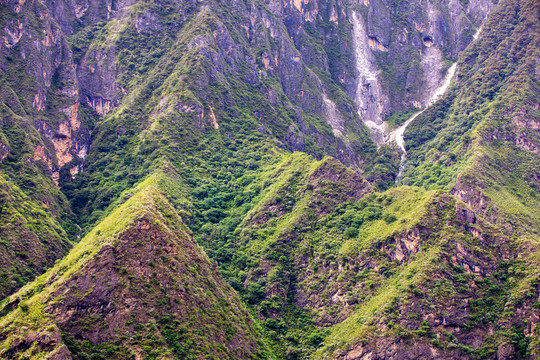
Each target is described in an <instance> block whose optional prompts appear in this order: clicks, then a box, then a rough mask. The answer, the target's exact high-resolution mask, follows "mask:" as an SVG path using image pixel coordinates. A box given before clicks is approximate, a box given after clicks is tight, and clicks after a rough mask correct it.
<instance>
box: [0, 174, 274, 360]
mask: <svg viewBox="0 0 540 360" xmlns="http://www.w3.org/2000/svg"><path fill="white" fill-rule="evenodd" d="M164 178H165V175H163V174H161V175H154V176H153V177H151V178H149V179H148V180H146V181H145V182H144V183H142V184H141V185H139V187H138V188H136V189H134V191H133V194H132V196H131V197H130V198H129V200H127V201H126V202H125V203H124V204H123V205H121V206H120V207H118V209H117V210H115V211H114V212H113V213H111V214H110V215H109V216H108V217H107V218H105V219H104V220H103V221H102V222H101V223H100V224H98V225H97V226H96V227H95V228H94V229H93V230H92V231H91V232H90V233H89V234H88V235H86V237H85V238H84V239H82V240H81V242H80V243H79V244H77V245H76V246H75V247H74V248H73V250H72V251H71V252H70V253H69V254H68V255H67V256H66V257H65V258H64V259H63V260H62V261H60V262H58V263H57V264H56V265H55V266H54V267H53V268H52V269H50V270H49V271H48V272H47V273H45V274H44V275H42V276H41V277H39V278H38V279H37V280H36V281H35V282H33V283H31V284H29V285H27V286H26V287H24V288H23V289H22V290H20V291H19V292H18V293H16V294H15V295H12V296H10V297H9V298H7V299H6V300H5V301H4V302H3V303H2V308H3V310H2V313H3V314H4V315H3V317H2V319H1V320H0V321H1V326H0V327H1V328H2V331H1V335H0V336H1V339H2V344H1V345H0V355H1V356H2V358H20V357H21V356H26V357H28V358H36V359H37V358H43V357H45V356H49V354H51V355H50V356H53V357H54V356H57V357H58V356H64V357H66V356H68V354H71V356H72V358H74V359H86V358H88V357H89V356H90V357H92V358H95V357H98V358H103V357H105V358H108V359H113V358H115V359H126V358H131V357H137V356H144V357H146V358H184V359H188V358H194V359H195V358H220V359H223V358H231V359H238V358H267V357H268V356H269V355H268V352H267V350H266V347H265V345H264V343H263V342H262V341H261V336H260V335H259V333H258V331H257V330H256V328H255V327H254V322H253V320H252V319H251V318H250V315H249V314H248V313H247V311H246V310H245V308H244V306H243V304H242V303H241V302H240V299H239V298H238V295H237V294H236V293H235V292H234V290H233V289H232V288H231V287H230V286H229V285H228V284H227V283H225V281H224V280H223V279H222V278H221V276H220V275H219V272H218V271H217V269H216V264H215V262H213V261H211V260H209V259H208V257H206V255H205V254H204V252H203V250H202V249H201V248H200V247H199V246H198V245H197V244H196V243H195V242H194V241H193V239H192V234H191V232H190V231H189V229H188V228H187V227H186V226H185V225H184V224H183V223H182V221H181V219H180V218H179V217H178V215H176V214H175V210H174V209H173V208H172V207H171V206H170V205H169V203H168V202H167V200H166V198H165V197H164V195H163V193H162V192H161V191H160V190H158V188H157V187H156V186H159V184H162V183H163V180H160V179H164ZM52 354H56V355H52Z"/></svg>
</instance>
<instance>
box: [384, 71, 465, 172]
mask: <svg viewBox="0 0 540 360" xmlns="http://www.w3.org/2000/svg"><path fill="white" fill-rule="evenodd" d="M456 68H457V64H455V63H454V64H452V66H450V68H448V71H447V72H446V75H445V77H444V81H443V83H442V84H441V86H439V87H438V88H437V89H436V90H435V92H434V93H433V95H431V98H430V99H429V103H428V105H427V106H426V107H425V108H424V109H422V110H420V111H418V112H416V113H415V114H414V115H413V116H411V117H410V118H408V119H407V121H405V123H403V125H401V126H400V127H398V128H397V129H395V130H394V131H392V132H391V133H390V134H389V135H388V140H387V142H390V141H395V142H396V144H397V146H399V148H400V149H401V151H402V153H401V161H400V163H399V172H398V175H397V177H396V182H398V181H399V178H400V177H401V175H403V170H404V165H405V160H407V150H405V139H404V138H403V134H405V129H406V128H407V126H409V124H410V123H412V122H413V121H414V119H416V118H417V117H418V116H419V115H420V114H422V113H423V112H424V111H425V110H426V109H427V108H428V107H429V106H431V105H433V104H434V103H436V102H437V101H438V100H439V99H441V98H442V97H443V96H444V94H445V93H446V90H448V88H449V87H450V84H451V83H452V78H453V77H454V74H455V73H456Z"/></svg>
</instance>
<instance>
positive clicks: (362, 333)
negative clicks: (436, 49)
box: [0, 0, 540, 359]
mask: <svg viewBox="0 0 540 360" xmlns="http://www.w3.org/2000/svg"><path fill="white" fill-rule="evenodd" d="M403 4H404V2H402V1H393V2H391V3H390V5H389V9H391V10H392V12H391V17H392V21H393V22H394V23H395V24H399V25H400V26H401V27H402V28H403V29H407V31H409V32H410V33H411V34H412V35H410V36H411V37H412V36H413V35H414V34H413V32H414V33H415V34H416V33H418V30H415V27H414V26H413V22H414V21H412V20H414V19H412V20H411V19H408V18H406V16H405V15H404V14H403V13H402V12H401V11H400V9H401V7H402V6H403ZM23 5H24V4H23ZM319 5H320V8H317V14H318V16H316V19H315V20H314V21H305V22H303V23H302V26H300V27H298V29H297V30H295V31H296V32H295V33H292V32H291V35H289V33H288V32H289V31H291V30H290V29H288V28H286V25H285V23H283V22H281V20H280V19H278V17H277V16H276V15H275V14H274V13H273V12H272V11H273V10H272V11H270V10H269V9H267V8H266V5H263V4H261V3H259V2H252V3H239V4H238V6H239V7H241V10H242V11H236V10H238V9H231V8H230V7H229V6H228V5H227V4H217V3H215V4H214V3H213V4H212V5H211V6H207V5H206V4H204V5H200V4H195V3H191V2H181V3H177V2H173V1H169V0H164V1H158V2H155V3H150V2H144V1H143V2H138V3H136V4H134V5H131V6H129V7H127V8H126V9H124V10H122V11H119V12H118V13H115V14H113V17H112V18H111V19H108V18H105V17H104V16H105V15H103V14H102V15H100V16H97V17H96V18H94V19H89V18H83V19H82V20H80V21H79V22H77V24H76V25H77V26H75V25H73V27H74V32H73V34H70V35H69V37H67V38H64V37H61V36H60V30H59V27H58V26H56V25H55V21H53V20H52V19H49V20H51V21H50V23H51V24H53V25H50V27H49V28H47V29H48V30H50V31H53V30H55V31H58V38H59V39H62V40H61V41H60V42H59V43H58V44H59V45H58V44H57V46H58V47H59V49H62V53H63V54H67V55H65V56H64V57H63V58H62V60H61V61H60V60H59V61H60V62H61V64H57V62H55V63H54V66H53V65H51V64H49V65H50V66H49V67H48V68H47V71H49V70H51V71H52V74H50V86H45V85H43V86H44V88H47V89H48V90H47V91H48V92H47V96H48V97H47V100H46V107H45V109H42V110H39V111H38V110H37V109H36V106H37V105H34V104H33V101H34V100H33V99H34V97H35V95H36V92H37V91H38V88H39V87H40V86H41V85H40V84H42V83H43V84H46V83H47V81H49V80H48V79H47V80H43V79H41V78H40V76H41V75H39V74H38V75H39V76H38V75H36V73H35V72H32V73H31V75H28V74H27V72H28V66H29V65H28V64H31V63H32V61H35V59H34V58H32V59H34V60H26V59H24V61H23V60H22V58H20V57H18V56H19V55H18V54H20V51H19V50H20V48H24V49H27V48H26V47H25V46H35V45H28V44H34V43H26V42H25V41H27V37H21V39H23V40H21V43H20V44H18V45H17V47H15V48H14V49H15V50H13V51H12V50H7V49H8V48H7V47H6V50H5V51H6V54H7V55H6V56H5V58H6V63H5V65H6V66H5V67H3V69H4V68H5V69H6V70H5V71H4V73H2V74H1V79H0V82H1V84H2V86H1V89H0V91H1V93H0V100H1V103H0V113H1V115H2V122H1V124H0V125H1V127H0V145H1V146H0V157H1V161H0V298H3V300H1V302H0V339H2V342H1V343H0V357H6V358H17V357H18V358H23V357H24V358H31V359H41V358H45V357H46V356H48V355H50V353H55V354H59V353H61V352H62V351H64V352H65V351H69V352H70V353H71V354H72V356H73V358H75V359H89V358H92V359H102V358H111V359H125V358H134V357H142V358H144V359H158V358H179V359H200V358H209V359H212V358H215V359H218V358H219V359H223V358H230V359H234V358H253V359H272V358H276V359H313V358H328V359H330V358H336V357H338V356H340V357H343V358H345V357H346V356H347V355H348V352H350V351H356V352H360V351H364V350H365V351H366V352H371V351H374V350H375V349H377V347H378V346H379V345H380V344H385V346H386V345H388V346H387V347H388V348H392V349H395V351H396V352H401V351H405V350H407V349H411V348H412V349H415V351H416V350H418V353H419V354H420V353H422V352H424V353H426V354H427V352H428V351H429V354H432V349H436V351H438V352H440V353H441V354H445V355H448V357H455V358H458V357H466V356H470V357H471V358H478V359H484V358H492V357H493V356H495V354H496V353H497V352H498V351H499V350H500V349H503V350H504V349H509V350H504V351H511V352H513V353H515V354H516V358H530V357H534V356H537V355H538V352H537V350H536V349H537V348H538V347H539V343H540V340H539V338H540V337H539V336H538V335H539V332H538V331H539V330H538V329H539V328H538V327H536V330H534V331H533V329H534V328H535V326H536V325H537V324H536V323H537V318H538V312H539V311H540V305H539V304H538V294H539V291H540V275H539V271H538V270H539V266H538V264H539V261H540V252H539V250H538V249H539V248H538V246H539V244H540V229H539V227H538V224H540V212H539V209H540V203H539V197H540V195H538V194H539V193H540V188H539V185H538V176H539V173H540V168H539V167H540V164H539V163H538V153H537V152H538V146H539V144H540V143H539V142H538V134H537V132H536V131H535V130H534V129H535V126H537V124H538V121H539V119H540V117H539V113H538V103H539V101H538V92H537V91H536V89H538V88H539V84H538V79H537V76H536V75H533V74H536V69H535V61H536V58H537V57H538V48H539V47H540V46H539V44H538V40H537V39H540V37H538V36H536V35H537V34H538V22H537V17H536V18H535V17H534V15H535V14H538V4H536V2H535V1H532V0H521V1H518V0H503V1H501V4H500V5H499V6H498V8H497V10H496V11H494V13H493V14H492V15H491V17H490V19H489V20H488V21H487V22H486V25H485V27H484V30H483V33H482V35H481V37H480V38H479V40H478V41H477V42H475V43H474V44H473V45H472V46H470V47H469V48H467V49H466V50H465V51H464V52H463V53H462V54H461V55H460V58H459V67H458V74H457V80H456V83H455V84H454V85H453V87H452V88H451V90H450V92H449V94H448V95H447V96H446V97H445V98H443V99H442V100H441V101H439V102H437V103H436V104H435V105H433V106H432V107H430V108H429V109H427V110H426V111H425V112H424V113H423V114H422V115H420V116H419V117H418V118H417V120H415V122H413V123H412V124H411V126H410V127H409V128H408V129H407V132H406V140H407V146H408V149H407V150H408V152H407V158H408V162H407V164H406V165H407V166H406V169H405V173H404V177H403V179H402V183H403V184H405V185H403V186H399V187H396V186H395V176H396V174H397V172H398V166H399V161H400V159H399V154H398V153H397V151H396V149H395V148H392V147H389V146H382V147H381V148H380V149H378V150H377V149H376V148H375V145H374V144H373V142H372V141H371V140H370V139H369V136H368V132H367V129H366V128H365V127H364V126H363V125H362V124H361V122H360V119H359V118H358V115H357V114H356V111H355V110H354V109H355V104H354V102H353V101H352V100H351V99H350V97H349V96H348V95H347V92H348V91H349V92H350V89H348V86H349V85H350V84H349V85H348V83H347V81H349V79H350V78H352V77H354V76H355V74H354V69H351V65H350V61H349V60H350V55H351V54H350V53H349V52H350V43H348V42H347V41H340V39H346V38H347V36H348V35H347V34H349V32H350V30H351V29H350V24H349V23H348V22H347V21H346V19H344V18H343V19H342V18H341V17H339V21H334V20H333V21H330V20H329V19H330V15H329V14H330V13H331V11H332V9H333V8H332V9H331V8H330V5H331V6H334V4H330V5H328V4H322V3H321V4H319ZM319 5H318V6H319ZM31 6H35V8H34V7H31ZM44 6H45V5H43V4H41V3H38V4H37V5H30V4H28V3H26V4H25V5H24V7H23V8H22V10H21V12H22V13H21V15H17V17H16V19H23V18H24V16H26V19H28V21H29V23H31V24H32V29H31V30H29V31H32V34H33V35H34V36H35V37H36V38H39V39H40V40H43V41H45V40H44V36H45V35H43V34H42V32H43V31H42V30H43V29H44V27H45V26H46V24H45V22H44V21H43V19H38V18H39V16H37V14H38V13H39V11H38V10H40V9H41V10H43V9H44ZM115 6H116V5H115ZM244 6H245V7H244ZM302 6H304V11H312V10H314V8H313V6H315V4H314V3H312V2H310V3H307V4H306V3H302ZM381 6H382V5H381ZM360 8H362V10H361V11H362V12H363V13H365V14H364V15H365V16H366V17H367V16H368V10H367V7H365V6H362V5H360ZM306 9H307V10H306ZM344 9H345V8H344ZM0 10H1V11H2V12H1V13H0V15H1V17H0V23H1V24H2V25H4V27H5V26H7V25H6V24H7V20H6V16H7V14H8V10H7V9H6V6H0ZM294 11H296V10H294ZM340 11H341V10H340ZM120 13H121V14H120ZM119 14H120V15H119ZM305 14H306V13H305ZM305 14H304V15H305ZM117 15H118V16H117ZM10 16H11V15H10ZM47 16H48V15H47ZM47 16H45V15H43V17H44V18H46V17H47ZM85 16H88V17H90V15H85ZM305 16H307V15H305ZM339 16H341V15H339ZM14 19H15V18H14ZM278 20H279V21H278ZM289 20H290V19H289ZM291 21H292V20H291ZM294 21H296V20H294ZM244 25H245V26H244ZM25 26H26V25H25ZM47 26H48V25H47ZM373 26H376V27H381V26H383V24H374V25H373ZM34 27H35V28H34ZM416 35H418V34H416ZM416 35H415V36H416ZM25 36H27V35H25ZM391 36H392V37H395V36H396V35H395V34H392V35H391ZM47 39H48V38H47ZM407 39H408V38H407ZM64 40H65V41H64ZM392 40H393V41H395V40H394V39H392ZM64 47H65V48H64ZM68 47H69V48H68ZM9 49H11V48H9ZM442 50H443V53H444V54H449V53H450V50H449V49H442ZM2 51H4V50H2ZM16 51H17V52H16ZM70 51H71V52H70ZM8 53H9V54H8ZM2 54H4V53H2ZM4 55H5V54H4ZM42 55H43V54H42ZM43 56H45V55H43ZM376 56H377V60H378V62H379V63H381V64H383V65H382V73H383V76H384V81H385V82H386V83H387V84H390V86H391V94H390V95H391V98H392V99H394V100H395V99H396V98H399V96H401V95H400V94H401V93H403V92H406V90H408V89H405V88H404V87H403V86H404V85H403V84H407V83H408V81H406V80H407V79H406V77H407V76H408V75H407V74H408V73H409V70H410V69H413V68H415V67H419V66H420V64H419V61H418V58H417V54H416V53H407V54H404V55H403V56H402V57H401V58H399V59H394V58H391V56H390V52H382V51H381V52H378V53H377V55H376ZM71 57H72V58H71ZM10 59H11V60H10ZM2 61H3V60H2ZM47 61H49V60H47ZM70 61H72V62H70ZM100 62H101V63H100ZM280 62H281V63H285V64H287V66H286V67H280V65H279V64H280ZM74 64H77V67H78V69H85V70H84V71H86V72H87V73H84V74H85V75H84V76H85V77H86V76H87V77H88V79H86V78H84V79H82V78H81V79H80V80H81V81H85V82H87V83H85V84H84V86H85V87H84V91H87V92H89V93H91V92H92V91H93V90H95V89H93V87H94V86H96V87H101V88H102V89H101V90H103V92H100V93H99V94H97V95H96V94H95V93H93V94H92V95H96V96H97V97H98V98H100V97H103V99H105V100H107V99H108V100H110V101H111V104H113V107H112V108H111V109H110V111H109V112H108V113H107V114H105V115H102V116H100V115H98V111H97V110H96V109H93V110H92V109H91V106H90V105H89V104H86V105H84V106H83V105H81V106H80V108H79V109H80V111H79V112H78V117H77V118H76V119H75V120H77V121H80V124H78V125H70V126H74V127H77V126H79V129H80V132H79V133H78V132H77V131H75V130H73V129H71V130H70V131H69V132H67V134H68V135H66V134H65V133H61V131H60V125H61V124H63V125H62V126H67V125H66V124H67V121H68V120H69V121H73V120H74V119H73V118H69V116H68V115H67V114H66V111H65V106H67V105H71V104H75V103H77V104H78V103H79V101H80V102H81V104H85V103H84V102H85V101H86V98H83V96H86V95H87V94H86V93H83V92H82V91H81V94H80V96H81V99H78V98H77V99H75V97H77V96H79V95H73V96H71V97H70V96H68V95H66V94H68V93H72V92H70V91H69V89H71V88H70V86H72V85H73V81H75V80H74V79H75V77H70V75H69V72H70V71H71V70H70V69H73V68H74ZM96 64H100V65H99V69H98V70H100V71H101V70H102V69H113V70H111V71H112V72H111V73H99V74H97V75H96V76H97V77H98V78H99V79H100V80H99V81H103V82H104V83H103V84H101V83H100V84H96V83H94V81H96V79H95V78H93V77H92V76H93V75H92V73H94V70H92V71H90V70H89V69H90V68H91V67H92V68H93V66H94V65H96ZM103 64H106V65H107V66H105V65H103ZM2 65H4V63H2ZM72 66H73V67H72ZM96 66H97V65H96ZM43 76H45V75H43ZM535 76H536V77H535ZM110 78H114V80H111V79H110ZM77 81H78V80H77ZM398 83H399V84H398ZM392 84H393V85H395V86H393V85H392ZM418 86H419V84H411V85H410V88H411V89H412V91H416V90H415V89H417V88H418ZM81 89H82V88H81ZM109 91H110V92H111V93H115V95H114V96H112V95H111V94H109V93H107V92H109ZM322 94H325V96H327V97H328V98H329V99H330V100H331V101H333V102H334V103H335V106H336V114H335V118H333V119H328V114H327V111H328V110H327V109H326V108H325V105H324V101H323V100H322ZM111 98H112V100H111ZM36 101H37V100H36ZM115 101H117V103H116V102H115ZM398 107H399V106H398ZM408 116H410V113H407V112H400V111H397V112H395V113H394V114H392V115H391V116H390V117H388V118H387V120H388V121H389V123H390V124H391V126H398V125H399V124H401V123H402V122H403V121H404V120H405V119H406V118H407V117H408ZM328 120H332V121H335V122H336V123H339V124H338V125H339V126H340V127H341V128H342V130H339V132H338V131H335V129H334V130H333V129H332V126H331V125H330V122H329V121H328ZM336 123H332V125H333V126H334V127H335V126H336ZM340 132H341V134H339V133H340ZM334 133H335V134H336V135H334ZM68 138H69V141H71V143H70V145H69V146H72V148H70V149H69V151H71V152H73V151H75V150H73V149H75V148H76V147H77V146H82V145H81V144H83V145H84V144H86V145H88V144H89V149H88V154H87V155H86V157H85V159H84V161H83V159H82V158H79V157H78V156H72V157H71V160H70V161H68V162H67V163H65V164H64V166H63V167H62V168H59V164H60V159H59V157H61V156H62V155H65V152H64V153H62V152H61V151H59V150H58V149H59V145H58V144H64V143H63V142H62V141H68V140H67V139H68ZM77 142H80V144H79V143H77ZM62 146H63V145H62ZM6 149H7V150H6ZM69 151H68V152H69ZM70 154H71V155H74V154H72V153H70ZM81 156H82V155H81ZM79 165H83V166H82V167H79ZM349 166H350V167H349ZM75 170H76V171H79V172H78V173H77V174H75V172H76V171H75ZM53 178H54V179H58V181H59V182H58V187H57V186H56V185H57V184H55V182H54V180H53ZM77 224H78V225H77ZM78 226H81V228H79V227H78ZM78 236H80V239H79V238H78ZM70 247H72V248H71V251H70V252H69V253H68V249H69V248H70ZM47 268H48V269H47ZM43 272H45V273H43ZM42 273H43V274H42ZM40 274H42V275H40ZM34 278H35V279H34ZM32 280H33V281H32ZM17 289H19V291H18V292H15V291H16V290H17ZM10 294H11V295H10ZM8 295H9V296H8ZM47 339H48V340H47ZM49 340H50V342H47V341H49ZM50 344H53V345H50ZM503 350H501V351H503ZM393 351H394V350H393ZM393 355H396V354H393ZM427 356H428V355H426V357H427Z"/></svg>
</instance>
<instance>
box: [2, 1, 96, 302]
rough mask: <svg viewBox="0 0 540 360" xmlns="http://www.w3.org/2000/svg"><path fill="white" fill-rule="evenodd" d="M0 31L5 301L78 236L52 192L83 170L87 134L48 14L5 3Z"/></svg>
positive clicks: (64, 47) (61, 42)
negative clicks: (62, 173) (62, 177)
mask: <svg viewBox="0 0 540 360" xmlns="http://www.w3.org/2000/svg"><path fill="white" fill-rule="evenodd" d="M0 29H1V30H0V32H1V35H0V36H1V37H2V46H1V47H0V83H1V85H0V88H1V90H0V92H1V96H0V114H1V120H0V176H1V178H2V180H1V181H2V193H3V196H2V200H0V201H1V205H0V206H1V207H2V208H3V211H2V215H1V219H0V227H1V229H2V230H1V232H0V238H1V240H2V254H1V259H0V273H1V274H2V286H1V289H0V298H3V297H5V296H6V295H8V294H9V293H11V292H12V291H13V290H15V289H16V288H17V287H20V285H22V284H24V283H25V282H26V281H27V280H31V279H32V278H33V277H34V276H35V275H36V274H40V273H42V272H43V269H44V268H47V267H49V266H52V265H53V264H54V260H56V259H58V258H60V257H61V256H63V255H64V254H65V253H66V252H67V250H68V249H69V247H70V246H71V244H70V243H69V241H68V238H70V237H71V239H74V238H75V235H76V234H77V233H78V229H77V227H76V224H75V223H74V221H73V217H72V213H71V210H70V205H69V202H68V201H67V199H66V198H65V196H64V195H63V194H62V193H61V192H60V191H59V189H58V188H57V185H58V182H59V178H60V170H61V169H63V171H65V172H66V174H67V176H71V175H74V174H76V173H77V172H78V171H79V170H80V169H81V161H82V159H84V157H85V155H86V153H87V151H88V144H87V142H88V138H89V133H88V128H87V126H85V124H84V119H85V117H84V116H83V114H80V113H79V110H78V108H79V96H78V85H77V78H76V75H75V66H74V64H73V61H72V56H71V51H70V48H69V45H68V44H67V42H66V39H65V37H64V36H63V34H62V31H61V29H60V28H59V27H58V26H57V25H56V23H55V21H54V19H52V18H51V16H50V14H49V12H48V9H47V8H46V7H45V6H44V5H43V4H42V3H41V2H39V1H37V2H18V1H9V2H3V3H2V4H0ZM70 174H71V175H70Z"/></svg>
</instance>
